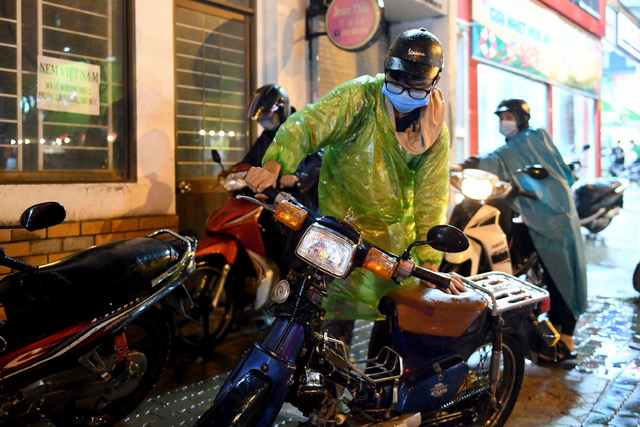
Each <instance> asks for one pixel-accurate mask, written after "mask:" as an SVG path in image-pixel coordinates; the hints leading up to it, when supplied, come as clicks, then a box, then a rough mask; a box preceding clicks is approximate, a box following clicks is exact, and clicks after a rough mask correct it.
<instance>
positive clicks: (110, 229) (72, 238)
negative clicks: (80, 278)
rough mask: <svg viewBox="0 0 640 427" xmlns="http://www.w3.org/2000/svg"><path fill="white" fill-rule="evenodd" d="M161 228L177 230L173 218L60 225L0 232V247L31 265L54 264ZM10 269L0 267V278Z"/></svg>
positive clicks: (174, 217)
mask: <svg viewBox="0 0 640 427" xmlns="http://www.w3.org/2000/svg"><path fill="white" fill-rule="evenodd" d="M161 228H168V229H171V230H174V231H177V229H178V216H177V215H158V216H146V217H144V216H143V217H128V218H116V219H105V220H91V221H81V222H64V223H62V224H60V225H56V226H55V227H50V228H47V229H44V230H38V231H34V232H30V231H26V230H0V246H2V247H3V248H4V250H5V251H6V253H7V256H9V257H12V258H17V259H19V260H22V261H24V262H27V263H29V264H33V265H42V264H46V263H49V262H53V261H56V260H58V259H60V258H63V257H65V256H67V255H69V254H72V253H74V252H77V251H80V250H82V249H86V248H88V247H90V246H94V245H101V244H103V243H108V242H113V241H116V240H125V239H131V238H134V237H141V236H146V235H147V234H150V233H152V232H154V231H156V230H159V229H161ZM10 272H11V270H10V269H9V268H7V267H0V277H2V276H6V275H7V274H9V273H10Z"/></svg>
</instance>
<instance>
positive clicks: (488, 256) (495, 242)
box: [440, 165, 549, 286]
mask: <svg viewBox="0 0 640 427" xmlns="http://www.w3.org/2000/svg"><path fill="white" fill-rule="evenodd" d="M519 173H525V174H528V175H529V176H531V177H532V178H535V179H544V178H546V177H547V176H548V174H549V172H548V171H547V170H546V169H544V168H542V167H541V166H533V165H532V166H527V167H525V168H523V169H521V170H519ZM450 181H451V185H452V187H453V188H454V189H455V190H456V191H457V192H459V193H460V194H462V195H463V196H464V198H463V199H462V201H461V202H460V203H458V204H457V205H456V206H455V207H454V209H453V211H452V213H451V215H450V218H449V223H450V224H451V225H454V226H456V227H458V228H460V229H461V230H462V231H463V232H464V233H465V235H467V236H468V237H469V239H470V245H469V248H468V249H467V250H465V251H463V252H459V253H446V254H445V256H444V260H443V263H442V265H441V266H440V270H441V271H445V272H456V273H458V274H461V275H463V276H468V275H475V274H478V273H482V272H487V271H503V272H505V273H508V274H513V275H515V276H517V277H520V276H526V277H527V278H528V279H529V280H530V281H531V282H532V283H534V284H536V285H538V286H542V285H543V283H542V277H543V269H542V264H541V262H540V258H539V256H538V253H537V251H536V249H535V247H534V246H533V243H532V241H531V238H530V237H529V232H528V230H527V227H526V225H525V224H524V222H523V221H522V220H521V218H520V217H519V215H518V214H517V212H514V211H513V209H511V208H510V207H509V205H508V203H507V200H508V199H509V198H514V197H528V198H531V199H536V198H537V197H536V195H535V194H532V193H529V192H527V191H523V190H521V189H520V188H518V187H517V186H515V185H512V184H510V183H508V182H504V181H500V180H499V179H498V177H497V176H496V175H494V174H492V173H490V172H486V171H482V170H479V169H464V170H462V171H452V172H451V173H450Z"/></svg>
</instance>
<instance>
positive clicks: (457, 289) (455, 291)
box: [422, 262, 467, 295]
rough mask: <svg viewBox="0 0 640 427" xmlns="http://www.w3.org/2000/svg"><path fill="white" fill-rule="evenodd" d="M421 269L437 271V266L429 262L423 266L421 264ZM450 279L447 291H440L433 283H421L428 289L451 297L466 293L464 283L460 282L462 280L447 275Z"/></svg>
mask: <svg viewBox="0 0 640 427" xmlns="http://www.w3.org/2000/svg"><path fill="white" fill-rule="evenodd" d="M422 267H424V268H426V269H428V270H431V271H438V266H437V265H436V264H433V263H431V262H425V263H424V264H422ZM448 276H449V277H450V278H451V284H450V285H449V288H448V289H442V288H439V287H437V286H436V285H434V284H433V283H430V282H427V281H424V280H423V281H422V284H423V285H425V286H426V287H428V288H432V289H436V288H437V289H440V290H441V291H442V292H446V293H448V294H452V295H460V294H461V293H462V292H467V288H466V287H465V285H464V283H463V282H462V279H460V277H458V276H456V275H453V274H449V275H448Z"/></svg>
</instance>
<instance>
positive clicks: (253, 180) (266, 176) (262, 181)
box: [244, 167, 276, 198]
mask: <svg viewBox="0 0 640 427" xmlns="http://www.w3.org/2000/svg"><path fill="white" fill-rule="evenodd" d="M244 180H245V182H246V183H247V185H248V186H249V188H250V189H251V191H254V192H256V193H262V192H263V191H264V190H265V189H266V188H267V187H273V186H275V184H276V176H275V175H273V174H272V173H271V172H269V171H268V170H266V169H264V168H257V167H252V168H251V169H249V172H247V176H246V177H245V178H244ZM258 195H259V196H260V197H259V198H266V196H262V195H261V194H258Z"/></svg>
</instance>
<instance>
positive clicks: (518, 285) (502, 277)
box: [463, 271, 549, 316]
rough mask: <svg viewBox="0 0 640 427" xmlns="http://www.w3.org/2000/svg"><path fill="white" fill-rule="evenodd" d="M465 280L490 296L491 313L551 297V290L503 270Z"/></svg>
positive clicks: (498, 312) (496, 314)
mask: <svg viewBox="0 0 640 427" xmlns="http://www.w3.org/2000/svg"><path fill="white" fill-rule="evenodd" d="M463 279H464V282H465V283H466V284H467V285H469V286H471V287H472V288H473V289H476V290H478V291H480V292H482V293H483V294H484V295H486V296H487V297H488V298H489V301H490V303H491V314H492V315H494V316H498V315H500V314H502V313H504V312H505V311H509V310H514V309H516V308H520V307H526V306H528V305H532V304H536V303H539V302H541V301H544V300H545V299H547V298H548V297H549V292H547V291H546V290H545V289H542V288H540V287H538V286H535V285H533V284H531V283H529V282H526V281H524V280H521V279H518V278H517V277H514V276H512V275H510V274H507V273H503V272H501V271H490V272H488V273H483V274H478V275H475V276H470V277H468V278H463Z"/></svg>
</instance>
